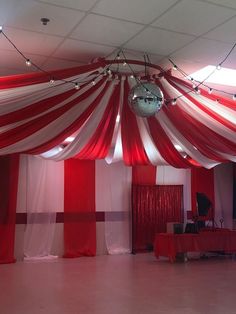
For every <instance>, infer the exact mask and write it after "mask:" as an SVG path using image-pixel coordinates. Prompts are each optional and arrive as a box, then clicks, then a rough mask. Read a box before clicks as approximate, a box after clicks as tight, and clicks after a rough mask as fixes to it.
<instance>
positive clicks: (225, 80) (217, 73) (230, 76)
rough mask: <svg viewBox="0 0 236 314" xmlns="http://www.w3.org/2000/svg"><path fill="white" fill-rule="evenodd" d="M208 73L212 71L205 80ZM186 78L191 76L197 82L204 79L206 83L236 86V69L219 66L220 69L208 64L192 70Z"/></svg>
mask: <svg viewBox="0 0 236 314" xmlns="http://www.w3.org/2000/svg"><path fill="white" fill-rule="evenodd" d="M213 71H214V72H213ZM212 72H213V73H212ZM210 73H212V75H211V76H210V77H209V78H208V79H207V80H205V79H206V78H207V76H208V75H209V74H210ZM188 78H193V79H194V80H196V81H199V82H202V81H205V82H206V83H207V82H208V83H214V84H219V85H227V86H236V70H233V69H229V68H221V69H220V70H217V69H216V67H215V66H214V65H208V66H206V67H204V68H202V69H201V70H199V71H197V72H194V73H193V74H191V75H190V76H189V77H188Z"/></svg>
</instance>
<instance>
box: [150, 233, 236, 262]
mask: <svg viewBox="0 0 236 314" xmlns="http://www.w3.org/2000/svg"><path fill="white" fill-rule="evenodd" d="M208 251H223V252H228V253H232V252H236V231H212V232H211V231H206V232H200V233H199V234H190V233H188V234H172V233H160V234H157V235H156V237H155V243H154V253H155V256H156V257H157V258H158V257H159V256H167V257H169V259H170V261H174V260H175V257H176V254H177V253H186V252H208Z"/></svg>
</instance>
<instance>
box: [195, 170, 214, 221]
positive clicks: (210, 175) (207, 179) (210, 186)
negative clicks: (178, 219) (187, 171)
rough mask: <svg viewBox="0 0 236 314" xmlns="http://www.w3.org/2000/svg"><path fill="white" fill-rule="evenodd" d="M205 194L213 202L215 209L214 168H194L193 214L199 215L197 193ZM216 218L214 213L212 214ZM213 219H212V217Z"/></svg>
mask: <svg viewBox="0 0 236 314" xmlns="http://www.w3.org/2000/svg"><path fill="white" fill-rule="evenodd" d="M197 192H199V193H204V194H205V195H206V196H207V197H208V198H209V199H210V201H211V202H212V207H213V209H214V204H215V192H214V168H213V169H205V168H192V169H191V197H192V212H193V214H196V213H197V201H196V193H197ZM211 215H213V217H214V212H213V213H211ZM210 218H212V217H210Z"/></svg>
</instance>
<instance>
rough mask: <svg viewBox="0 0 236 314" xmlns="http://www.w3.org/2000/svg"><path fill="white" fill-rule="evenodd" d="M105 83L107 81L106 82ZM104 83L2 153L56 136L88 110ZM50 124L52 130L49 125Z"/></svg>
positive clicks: (0, 151)
mask: <svg viewBox="0 0 236 314" xmlns="http://www.w3.org/2000/svg"><path fill="white" fill-rule="evenodd" d="M104 84H105V83H104ZM103 87H104V85H102V86H101V87H100V88H99V90H97V91H96V92H94V93H93V94H92V95H91V96H89V97H88V98H87V99H85V100H84V101H81V102H80V103H79V106H74V107H73V108H71V109H70V110H68V111H67V112H66V113H65V114H64V115H62V116H61V117H59V118H58V119H56V120H54V121H53V122H51V123H50V124H48V125H47V126H46V127H44V128H42V129H40V130H39V131H38V132H36V133H34V134H32V135H31V136H28V137H27V138H25V139H23V140H21V141H19V142H17V143H15V144H12V145H10V146H8V148H3V149H0V154H1V153H2V154H7V153H8V154H10V153H12V152H14V151H15V150H18V151H22V150H27V149H30V148H31V147H32V142H36V143H37V145H40V144H42V143H44V142H46V141H48V140H49V139H51V138H54V137H55V136H56V135H57V134H58V133H60V132H61V131H63V130H64V129H65V128H67V127H68V126H69V125H71V123H73V122H74V121H75V120H76V119H77V118H78V117H79V116H80V115H81V114H82V113H83V112H84V110H86V109H87V108H88V107H89V105H90V104H91V103H92V102H93V101H94V100H95V98H96V97H97V96H98V94H99V93H100V92H101V91H102V89H103ZM49 126H50V130H49V129H48V127H49Z"/></svg>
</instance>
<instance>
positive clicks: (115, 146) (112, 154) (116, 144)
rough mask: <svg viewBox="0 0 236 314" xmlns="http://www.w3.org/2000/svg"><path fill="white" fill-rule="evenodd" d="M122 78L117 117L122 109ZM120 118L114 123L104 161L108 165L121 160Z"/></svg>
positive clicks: (122, 80)
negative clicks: (110, 141)
mask: <svg viewBox="0 0 236 314" xmlns="http://www.w3.org/2000/svg"><path fill="white" fill-rule="evenodd" d="M124 81H125V80H124V78H122V79H121V85H120V104H119V106H120V108H119V115H121V112H122V109H123V100H124V97H123V94H124ZM120 119H121V116H120V118H119V121H118V122H116V126H115V129H114V133H113V137H112V145H111V148H110V150H109V153H108V155H107V156H106V158H105V160H106V162H107V163H108V164H111V163H112V162H117V161H120V160H123V148H122V141H121V123H120Z"/></svg>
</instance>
